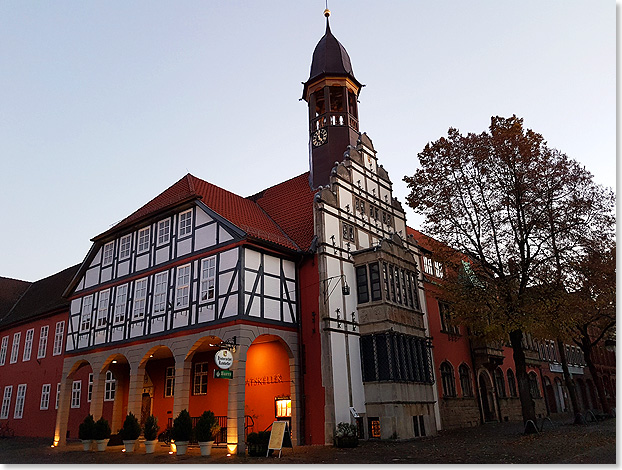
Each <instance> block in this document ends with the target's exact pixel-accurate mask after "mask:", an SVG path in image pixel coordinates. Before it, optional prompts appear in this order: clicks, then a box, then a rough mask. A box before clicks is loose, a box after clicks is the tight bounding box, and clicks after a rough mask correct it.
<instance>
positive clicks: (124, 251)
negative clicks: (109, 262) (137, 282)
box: [119, 233, 132, 259]
mask: <svg viewBox="0 0 622 470" xmlns="http://www.w3.org/2000/svg"><path fill="white" fill-rule="evenodd" d="M131 252H132V234H131V233H129V234H127V235H123V236H122V237H121V240H120V241H119V259H126V258H129V257H130V253H131Z"/></svg>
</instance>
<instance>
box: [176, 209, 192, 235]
mask: <svg viewBox="0 0 622 470" xmlns="http://www.w3.org/2000/svg"><path fill="white" fill-rule="evenodd" d="M191 232H192V209H190V210H189V211H186V212H182V213H181V214H179V236H180V237H184V236H186V235H190V233H191Z"/></svg>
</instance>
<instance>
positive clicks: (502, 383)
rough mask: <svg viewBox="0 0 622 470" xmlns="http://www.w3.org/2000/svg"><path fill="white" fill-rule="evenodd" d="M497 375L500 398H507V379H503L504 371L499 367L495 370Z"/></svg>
mask: <svg viewBox="0 0 622 470" xmlns="http://www.w3.org/2000/svg"><path fill="white" fill-rule="evenodd" d="M494 375H495V387H496V389H497V395H499V398H505V397H506V395H505V381H504V380H503V371H502V370H501V368H499V367H497V368H496V369H495V372H494Z"/></svg>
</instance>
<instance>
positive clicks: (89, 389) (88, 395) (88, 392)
mask: <svg viewBox="0 0 622 470" xmlns="http://www.w3.org/2000/svg"><path fill="white" fill-rule="evenodd" d="M91 400H93V373H92V372H91V373H89V378H88V382H87V387H86V402H87V403H91Z"/></svg>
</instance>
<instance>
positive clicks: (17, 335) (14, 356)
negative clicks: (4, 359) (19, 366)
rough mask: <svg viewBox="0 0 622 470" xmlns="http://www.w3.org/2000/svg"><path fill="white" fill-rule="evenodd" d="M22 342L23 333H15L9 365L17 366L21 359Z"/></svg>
mask: <svg viewBox="0 0 622 470" xmlns="http://www.w3.org/2000/svg"><path fill="white" fill-rule="evenodd" d="M21 342H22V332H21V331H16V332H15V333H13V342H12V343H11V357H10V359H9V364H16V363H17V360H18V359H19V343H21Z"/></svg>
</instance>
